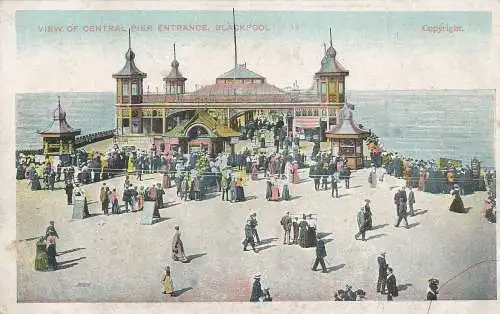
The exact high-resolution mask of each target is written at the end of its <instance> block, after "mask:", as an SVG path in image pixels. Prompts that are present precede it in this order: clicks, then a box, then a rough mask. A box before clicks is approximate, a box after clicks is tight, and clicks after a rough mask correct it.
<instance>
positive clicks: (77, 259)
mask: <svg viewBox="0 0 500 314" xmlns="http://www.w3.org/2000/svg"><path fill="white" fill-rule="evenodd" d="M82 259H86V257H85V256H82V257H79V258H75V259H70V260H67V261H63V262H58V263H57V266H59V265H64V264H68V263H73V262H76V261H81V260H82ZM76 264H78V263H76Z"/></svg>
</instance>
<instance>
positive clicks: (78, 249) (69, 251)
mask: <svg viewBox="0 0 500 314" xmlns="http://www.w3.org/2000/svg"><path fill="white" fill-rule="evenodd" d="M80 250H85V248H84V247H78V248H76V249H71V250H66V251H62V252H59V253H57V255H58V256H59V255H63V254H67V253H73V252H76V251H80Z"/></svg>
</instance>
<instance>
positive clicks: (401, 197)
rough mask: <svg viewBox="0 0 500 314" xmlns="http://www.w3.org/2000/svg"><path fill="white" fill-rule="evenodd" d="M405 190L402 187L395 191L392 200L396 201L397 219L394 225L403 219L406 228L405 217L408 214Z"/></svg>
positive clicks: (406, 221) (397, 225) (396, 225)
mask: <svg viewBox="0 0 500 314" xmlns="http://www.w3.org/2000/svg"><path fill="white" fill-rule="evenodd" d="M406 201H407V197H406V191H405V188H404V187H402V188H401V190H399V191H398V192H396V195H395V196H394V202H395V203H396V206H397V207H396V213H397V216H398V221H397V223H396V224H395V225H394V226H395V227H399V224H400V223H401V221H402V220H404V221H405V227H406V229H408V219H407V218H406V217H407V216H408V214H407V212H406Z"/></svg>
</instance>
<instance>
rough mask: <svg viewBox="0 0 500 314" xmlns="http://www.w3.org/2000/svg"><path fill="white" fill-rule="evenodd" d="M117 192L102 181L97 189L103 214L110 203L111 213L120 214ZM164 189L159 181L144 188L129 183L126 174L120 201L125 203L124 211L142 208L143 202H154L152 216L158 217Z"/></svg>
mask: <svg viewBox="0 0 500 314" xmlns="http://www.w3.org/2000/svg"><path fill="white" fill-rule="evenodd" d="M118 195H119V194H118V192H117V190H116V188H112V189H110V188H109V187H108V186H107V185H106V183H103V184H102V186H101V188H100V191H99V200H100V201H101V206H102V207H101V209H102V212H103V213H104V214H105V215H109V207H110V205H111V213H112V214H115V215H117V214H120V213H122V211H121V209H120V208H121V206H120V202H119V197H118ZM164 195H165V190H164V188H163V186H162V184H161V183H157V184H152V185H151V186H148V187H146V188H144V186H141V187H140V188H139V189H138V188H137V186H134V185H132V184H131V182H130V179H129V177H128V176H126V177H125V183H124V185H123V194H122V198H121V200H122V202H123V203H124V205H125V212H129V211H131V212H138V211H142V210H143V209H144V202H154V204H155V205H154V212H153V217H154V218H159V217H160V211H159V210H160V209H161V208H163V206H164Z"/></svg>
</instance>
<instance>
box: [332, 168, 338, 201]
mask: <svg viewBox="0 0 500 314" xmlns="http://www.w3.org/2000/svg"><path fill="white" fill-rule="evenodd" d="M334 193H335V194H334ZM334 195H335V196H334ZM332 197H337V198H338V197H339V187H338V184H337V178H335V175H334V174H332Z"/></svg>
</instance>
